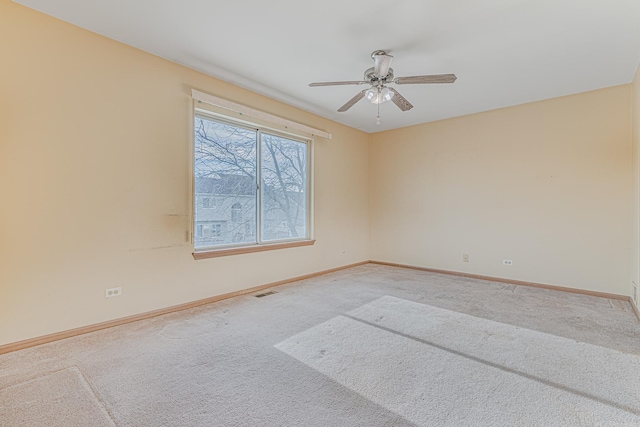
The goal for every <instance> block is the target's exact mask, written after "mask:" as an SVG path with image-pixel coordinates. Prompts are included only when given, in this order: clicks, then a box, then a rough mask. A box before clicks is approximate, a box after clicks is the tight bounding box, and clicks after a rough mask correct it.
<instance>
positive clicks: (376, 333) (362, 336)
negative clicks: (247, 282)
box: [0, 264, 640, 427]
mask: <svg viewBox="0 0 640 427" xmlns="http://www.w3.org/2000/svg"><path fill="white" fill-rule="evenodd" d="M276 291H277V293H276V294H274V295H271V296H268V297H264V298H255V297H253V296H245V297H240V298H236V299H233V300H228V301H224V302H221V303H217V304H212V305H209V306H205V307H200V308H197V309H193V310H189V311H185V312H181V313H175V314H171V315H166V316H162V317H158V318H154V319H150V320H147V321H142V322H137V323H133V324H129V325H125V326H122V327H118V328H112V329H109V330H105V331H100V332H96V333H93V334H89V335H85V336H81V337H76V338H72V339H68V340H64V341H59V342H56V343H52V344H48V345H44V346H40V347H36V348H32V349H27V350H24V351H20V352H15V353H11V354H7V355H3V356H0V426H48V427H52V426H114V425H115V426H227V425H228V426H253V425H255V426H270V425H273V426H282V425H287V426H289V425H291V426H298V425H299V426H329V425H330V426H415V425H428V426H448V425H451V426H458V425H474V426H485V425H486V426H489V425H491V426H501V425H504V426H518V425H522V426H525V425H526V426H572V425H601V426H609V425H610V426H624V425H628V426H631V425H640V404H639V403H638V402H640V322H638V321H637V319H636V318H635V316H634V314H633V312H632V309H631V307H630V305H629V304H628V303H626V302H622V301H614V300H607V299H601V298H594V297H588V296H584V295H577V294H568V293H562V292H556V291H549V290H543V289H534V288H525V287H517V286H512V285H505V284H501V283H494V282H486V281H480V280H473V279H463V278H458V277H453V276H446V275H439V274H432V273H425V272H419V271H413V270H406V269H400V268H393V267H383V266H377V265H371V264H370V265H365V266H361V267H356V268H352V269H349V270H345V271H342V272H338V273H334V274H330V275H325V276H322V277H318V278H314V279H310V280H307V281H304V282H299V283H296V284H291V285H286V286H283V287H279V288H276Z"/></svg>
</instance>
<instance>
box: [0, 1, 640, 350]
mask: <svg viewBox="0 0 640 427" xmlns="http://www.w3.org/2000/svg"><path fill="white" fill-rule="evenodd" d="M0 54H1V55H3V56H2V66H0V345H2V344H5V343H10V342H15V341H18V340H22V339H27V338H32V337H36V336H40V335H44V334H48V333H52V332H57V331H62V330H66V329H70V328H75V327H79V326H83V325H88V324H92V323H96V322H101V321H106V320H110V319H115V318H120V317H123V316H127V315H132V314H137V313H141V312H145V311H149V310H153V309H157V308H162V307H167V306H171V305H175V304H179V303H182V302H188V301H193V300H197V299H201V298H206V297H210V296H214V295H218V294H223V293H227V292H232V291H236V290H239V289H243V288H248V287H252V286H256V285H259V284H264V283H269V282H272V281H277V280H281V279H286V278H290V277H295V276H298V275H303V274H308V273H312V272H316V271H321V270H325V269H329V268H333V267H338V266H342V265H347V264H351V263H355V262H359V261H363V260H366V259H370V258H371V259H375V260H381V261H388V262H397V263H403V264H410V265H415V266H424V267H432V268H439V269H446V270H454V271H463V272H470V273H476V274H483V275H489V276H497V277H505V278H512V279H519V280H526V281H533V282H540V283H548V284H553V285H559V286H568V287H575V288H581V289H588V290H596V291H603V292H612V293H617V294H624V295H628V293H629V277H631V278H632V279H635V280H638V276H639V267H638V264H639V262H640V254H639V249H638V242H639V241H640V240H639V239H640V231H639V226H640V210H639V208H638V206H639V204H640V200H639V198H640V196H639V194H640V191H639V189H640V185H639V183H640V150H639V147H640V107H639V105H640V77H638V76H636V80H635V83H634V84H633V85H625V86H619V87H614V88H609V89H604V90H600V91H595V92H590V93H584V94H580V95H574V96H569V97H563V98H558V99H553V100H548V101H542V102H537V103H533V104H526V105H522V106H518V107H512V108H507V109H503V110H496V111H491V112H486V113H481V114H476V115H471V116H466V117H460V118H456V119H451V120H445V121H441V122H435V123H430V124H425V125H420V126H414V127H410V128H405V129H400V130H395V131H389V132H384V133H379V134H374V135H367V134H364V133H362V132H359V131H356V130H353V129H351V128H348V127H345V126H342V125H339V124H337V123H334V122H331V121H329V120H326V119H323V118H320V117H317V116H314V115H312V114H309V113H306V112H303V111H301V110H298V109H296V108H293V107H290V106H287V105H284V104H282V103H279V102H276V101H274V100H271V99H268V98H265V97H262V96H260V95H257V94H255V93H252V92H250V91H247V90H243V89H240V88H238V87H235V86H233V85H231V84H228V83H225V82H222V81H220V80H217V79H214V78H211V77H209V76H206V75H203V74H201V73H198V72H196V71H193V70H189V69H187V68H185V67H182V66H179V65H177V64H174V63H171V62H169V61H166V60H163V59H160V58H158V57H155V56H152V55H149V54H146V53H144V52H141V51H139V50H136V49H133V48H131V47H127V46H125V45H122V44H120V43H117V42H115V41H112V40H109V39H106V38H104V37H101V36H98V35H96V34H93V33H90V32H88V31H85V30H82V29H80V28H77V27H74V26H72V25H69V24H66V23H63V22H61V21H58V20H55V19H53V18H51V17H48V16H46V15H42V14H39V13H37V12H34V11H32V10H30V9H27V8H24V7H22V6H19V5H16V4H14V3H12V2H9V1H2V2H0ZM191 88H196V89H198V90H201V91H203V92H208V93H212V94H215V95H218V96H221V97H223V98H227V99H230V100H233V101H235V102H239V103H242V104H245V105H248V106H251V107H254V108H258V109H260V110H263V111H267V112H270V113H272V114H276V115H280V116H282V117H285V118H288V119H291V120H295V121H298V122H301V123H304V124H307V125H310V126H314V127H318V128H321V129H323V130H326V131H328V132H331V133H333V135H334V139H333V140H331V141H328V140H324V139H317V140H316V143H315V204H316V208H315V234H316V238H317V243H316V245H315V246H312V247H304V248H296V249H288V250H281V251H273V252H267V253H258V254H250V255H242V256H232V257H227V258H219V259H211V260H203V261H194V260H193V258H192V256H191V251H192V247H191V244H190V243H188V242H187V238H186V237H187V236H186V234H187V230H188V228H189V221H190V218H189V197H190V196H189V182H190V175H189V164H190V158H189V149H190V144H191V135H190V128H189V121H190V108H191V103H190V102H191V101H190V97H189V94H190V90H191ZM632 94H633V96H632ZM632 100H633V105H634V107H633V108H634V109H633V125H634V126H633V144H631V141H632V135H631V128H632V126H631V125H632V121H631V114H630V112H631V111H632V110H631V104H632ZM632 150H633V152H632ZM630 158H631V159H633V161H630ZM630 194H632V197H629V195H630ZM344 251H346V253H343V252H344ZM463 253H467V254H469V255H470V262H469V263H463V262H462V254H463ZM505 258H506V259H512V260H513V262H514V265H513V266H511V267H506V266H503V265H502V259H505ZM113 286H122V287H123V296H122V297H119V298H114V299H109V300H107V299H105V298H104V289H105V288H107V287H113Z"/></svg>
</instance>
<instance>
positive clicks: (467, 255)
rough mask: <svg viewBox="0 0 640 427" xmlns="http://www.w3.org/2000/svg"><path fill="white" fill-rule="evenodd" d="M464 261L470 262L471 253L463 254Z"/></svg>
mask: <svg viewBox="0 0 640 427" xmlns="http://www.w3.org/2000/svg"><path fill="white" fill-rule="evenodd" d="M462 262H469V254H462Z"/></svg>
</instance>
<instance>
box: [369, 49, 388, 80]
mask: <svg viewBox="0 0 640 427" xmlns="http://www.w3.org/2000/svg"><path fill="white" fill-rule="evenodd" d="M373 60H374V61H375V67H374V68H373V75H374V76H376V77H377V78H379V79H383V78H385V77H387V74H389V68H390V67H391V61H392V60H393V56H391V55H387V54H386V53H377V54H376V53H375V52H374V55H373Z"/></svg>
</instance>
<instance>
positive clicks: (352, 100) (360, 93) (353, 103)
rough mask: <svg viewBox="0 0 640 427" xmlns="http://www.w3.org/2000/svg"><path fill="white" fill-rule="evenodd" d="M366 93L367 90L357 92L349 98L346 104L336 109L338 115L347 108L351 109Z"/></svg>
mask: <svg viewBox="0 0 640 427" xmlns="http://www.w3.org/2000/svg"><path fill="white" fill-rule="evenodd" d="M366 91H367V89H364V90H362V91H360V92H358V94H357V95H356V96H354V97H353V98H351V99H350V100H349V101H347V103H346V104H344V105H343V106H342V107H340V108H338V112H339V113H344V112H345V111H347V110H348V109H349V108H351V107H353V106H354V105H355V104H356V102H358V101H360V100H361V99H362V98H364V93H365V92H366Z"/></svg>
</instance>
